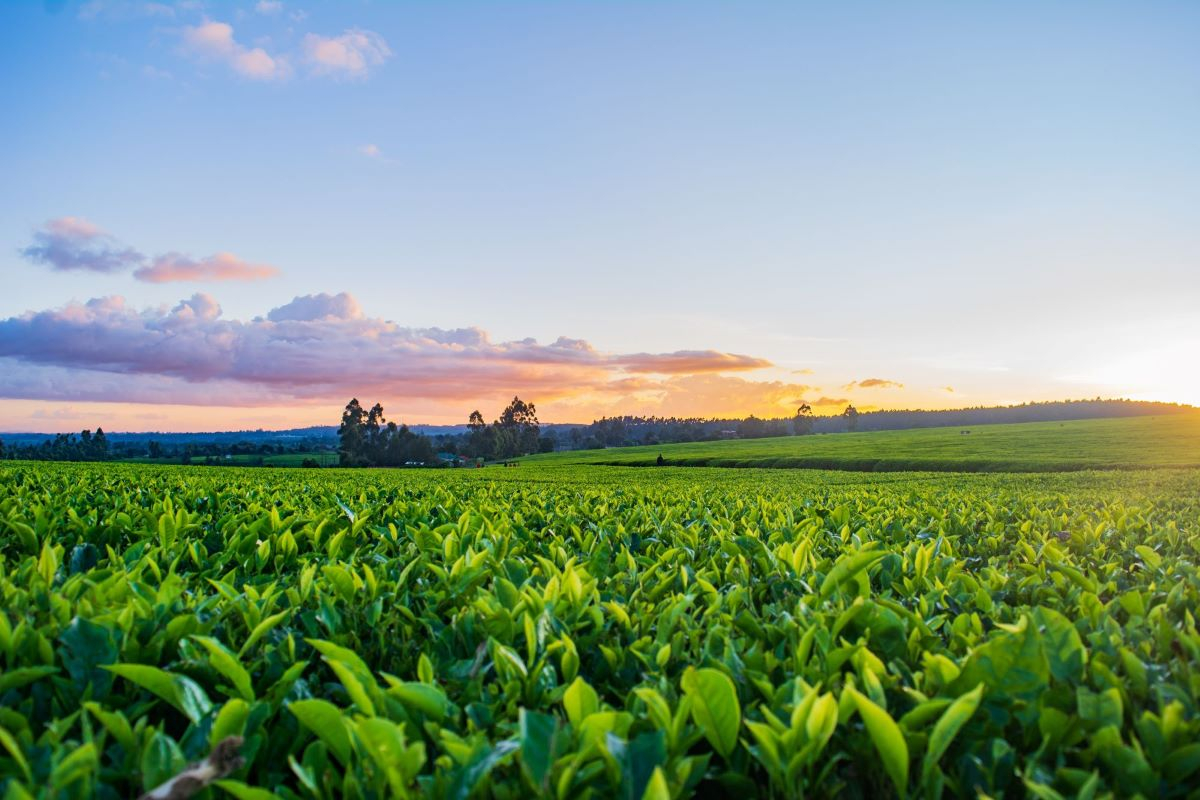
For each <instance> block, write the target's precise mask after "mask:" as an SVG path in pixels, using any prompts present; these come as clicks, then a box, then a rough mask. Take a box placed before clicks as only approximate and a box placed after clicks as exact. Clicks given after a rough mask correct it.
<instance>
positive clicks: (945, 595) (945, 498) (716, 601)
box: [0, 462, 1200, 800]
mask: <svg viewBox="0 0 1200 800" xmlns="http://www.w3.org/2000/svg"><path fill="white" fill-rule="evenodd" d="M1198 543H1200V472H1197V471H1194V470H1142V471H1128V472H1073V473H1069V474H1043V475H963V474H939V475H934V474H916V473H889V474H885V475H867V474H864V473H856V472H813V471H779V470H716V469H703V468H689V469H670V468H667V469H633V468H616V467H595V466H593V467H586V466H577V467H570V466H560V467H554V466H548V467H536V466H532V465H523V466H522V467H520V468H519V469H508V470H506V469H496V468H490V469H484V470H462V471H450V470H442V471H417V470H413V471H366V470H363V471H344V470H269V469H268V470H246V469H236V468H184V467H160V466H140V465H121V466H113V465H107V466H100V465H55V464H22V463H13V462H8V463H6V464H4V465H3V466H0V596H2V602H3V605H2V610H0V666H2V667H3V673H2V675H0V789H2V790H3V791H4V793H5V797H8V798H24V797H63V798H74V797H78V798H84V797H93V796H95V797H101V798H118V797H120V798H125V797H135V796H137V795H139V794H140V793H142V792H143V791H148V790H150V789H153V788H154V787H157V786H159V785H160V784H163V783H164V782H167V781H168V780H170V779H171V778H172V777H173V776H176V775H178V774H179V773H180V772H182V771H183V770H185V769H186V768H187V766H188V765H189V764H191V763H195V762H200V761H203V760H204V759H206V758H207V757H208V756H209V754H210V752H212V751H213V749H214V748H215V747H216V746H217V745H218V744H220V743H223V742H224V743H225V744H224V745H223V748H236V752H237V753H239V754H240V757H241V760H240V761H238V760H236V759H233V760H232V761H231V762H230V763H228V764H227V767H228V768H233V769H232V771H231V772H229V773H228V774H224V775H223V777H221V778H220V779H219V780H217V781H216V782H215V783H214V784H213V785H211V786H209V787H208V788H206V789H203V790H202V792H204V793H207V794H208V795H209V796H212V797H222V796H233V797H238V798H250V799H252V800H256V799H257V798H269V797H281V798H335V797H362V798H382V797H451V798H469V797H494V798H523V797H553V798H576V797H580V798H583V797H595V798H604V797H620V798H629V799H630V800H639V799H640V798H650V799H651V800H667V799H668V798H684V797H725V796H737V797H740V798H745V799H746V800H749V799H750V798H755V797H762V798H792V797H796V798H799V797H810V798H813V797H827V796H833V795H837V796H841V797H849V798H858V797H871V798H884V797H888V796H899V797H929V798H936V797H942V796H944V797H953V796H968V797H975V796H987V797H997V798H998V797H1025V796H1033V797H1040V798H1058V797H1085V798H1089V797H1090V798H1098V797H1110V796H1111V797H1134V796H1139V795H1140V796H1143V797H1200V706H1198V704H1200V633H1198V632H1197V630H1196V620H1195V614H1196V612H1197V606H1198V598H1200V568H1198V567H1197V564H1198V562H1200V552H1198V549H1200V548H1198ZM227 755H228V753H227ZM207 763H210V764H211V763H213V762H207ZM221 772H222V773H223V772H224V770H221ZM208 777H212V776H211V775H210V776H208ZM206 780H207V777H206V778H204V781H206ZM175 788H176V789H180V788H181V787H180V784H178V783H177V784H176V786H175ZM183 788H186V787H183ZM178 796H183V795H178Z"/></svg>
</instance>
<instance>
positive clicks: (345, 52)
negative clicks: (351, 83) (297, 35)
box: [303, 28, 392, 78]
mask: <svg viewBox="0 0 1200 800" xmlns="http://www.w3.org/2000/svg"><path fill="white" fill-rule="evenodd" d="M303 49H304V58H305V61H307V62H308V64H309V67H310V69H311V70H312V71H313V73H314V74H317V75H339V76H343V77H349V78H363V77H366V76H367V74H368V73H369V72H370V71H371V69H372V68H373V67H377V66H379V65H380V64H382V63H383V62H384V61H386V60H387V59H389V58H391V56H392V51H391V49H390V48H389V47H388V45H387V42H385V41H384V39H383V37H382V36H380V35H379V34H378V33H375V32H374V31H364V30H361V29H359V28H351V29H349V30H347V31H345V32H343V33H342V34H341V35H340V36H319V35H317V34H315V33H310V34H308V35H306V36H305V37H304V43H303Z"/></svg>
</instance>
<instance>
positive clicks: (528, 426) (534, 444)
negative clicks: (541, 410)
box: [496, 397, 540, 458]
mask: <svg viewBox="0 0 1200 800" xmlns="http://www.w3.org/2000/svg"><path fill="white" fill-rule="evenodd" d="M496 425H497V426H499V427H500V429H501V430H502V431H503V432H504V433H505V434H506V436H505V438H506V439H507V441H506V442H505V443H504V445H503V448H502V449H503V450H504V452H503V453H502V455H501V457H503V458H507V457H509V456H515V455H523V454H525V453H536V452H537V451H538V433H539V431H540V428H539V427H538V418H537V409H536V408H535V407H534V405H533V403H526V402H525V401H524V400H522V399H521V398H520V397H513V399H512V402H511V403H509V404H508V406H507V407H506V408H505V409H504V411H503V412H501V414H500V419H498V420H496Z"/></svg>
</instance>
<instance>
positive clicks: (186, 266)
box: [133, 253, 279, 283]
mask: <svg viewBox="0 0 1200 800" xmlns="http://www.w3.org/2000/svg"><path fill="white" fill-rule="evenodd" d="M278 274H279V270H278V269H277V268H275V267H272V266H270V265H269V264H251V263H249V262H247V261H243V260H242V259H240V258H238V257H237V256H235V255H234V254H233V253H217V254H216V255H211V256H209V257H208V258H201V259H193V258H189V257H188V256H185V255H181V254H180V253H167V254H165V255H161V256H158V257H157V258H155V259H154V262H153V263H152V264H150V265H149V266H145V267H142V268H140V269H138V270H136V271H134V273H133V277H135V278H137V279H138V280H139V281H146V282H147V283H169V282H172V281H257V280H262V279H264V278H273V277H275V276H276V275H278Z"/></svg>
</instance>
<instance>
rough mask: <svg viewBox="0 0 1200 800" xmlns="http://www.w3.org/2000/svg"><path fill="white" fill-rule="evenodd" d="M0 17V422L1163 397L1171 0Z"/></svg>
mask: <svg viewBox="0 0 1200 800" xmlns="http://www.w3.org/2000/svg"><path fill="white" fill-rule="evenodd" d="M0 29H2V30H3V33H2V34H0V35H2V36H3V38H4V46H3V48H0V75H2V76H3V77H2V78H0V107H2V108H3V109H4V111H3V120H4V121H3V123H2V124H0V175H2V176H3V187H4V188H3V191H2V192H0V276H2V283H0V285H2V286H3V291H2V292H0V431H66V430H79V429H80V428H82V427H95V426H96V425H97V424H100V425H103V426H104V427H105V428H106V429H109V430H214V429H229V428H256V427H264V428H283V427H292V426H298V425H310V424H334V423H335V422H336V419H337V417H338V414H339V410H340V407H341V406H342V405H343V404H344V403H345V402H346V400H348V399H349V398H350V397H351V396H358V397H359V399H361V400H363V401H365V402H374V401H376V400H379V401H381V402H382V403H383V404H384V406H385V407H386V408H387V410H388V411H389V412H390V414H389V416H392V417H394V418H398V419H403V420H404V421H407V422H411V423H420V422H424V423H449V422H465V421H466V418H467V415H468V414H469V413H470V411H471V410H472V409H474V408H480V409H481V410H482V411H483V412H484V414H485V416H487V417H488V418H489V419H491V418H493V417H495V416H496V415H497V414H498V412H499V411H500V410H501V408H502V406H503V405H504V402H505V401H506V400H507V399H509V398H511V397H512V396H513V395H514V394H520V395H521V396H522V397H523V398H525V399H528V400H532V401H534V402H536V404H537V407H538V411H539V416H540V417H541V419H542V420H543V421H550V422H576V421H582V422H586V421H590V420H591V419H593V418H594V417H597V416H600V415H602V414H608V413H644V414H667V415H670V414H675V415H688V416H692V415H702V416H713V415H738V416H741V415H745V414H748V413H754V414H758V415H760V416H782V415H790V414H792V413H794V411H795V407H796V406H797V405H798V404H799V403H800V402H805V401H806V402H809V403H811V404H813V405H814V406H815V407H816V410H817V412H818V413H834V412H836V411H840V410H841V408H842V407H843V406H844V405H845V404H846V403H847V402H852V403H854V404H855V405H856V406H858V407H859V408H860V409H871V408H894V407H903V408H915V407H925V408H942V407H959V406H967V405H982V404H998V403H1012V402H1023V401H1028V400H1051V399H1064V398H1082V397H1094V396H1097V395H1100V396H1106V397H1118V396H1120V397H1132V398H1137V399H1155V400H1166V401H1173V402H1186V403H1193V404H1200V369H1197V366H1196V365H1197V363H1200V145H1198V143H1200V46H1197V42H1200V3H1194V2H1129V3H1113V2H1099V3H1082V2H1080V3H1056V4H1043V3H1028V4H1025V3H998V2H997V3H949V2H945V3H903V4H898V3H869V2H854V3H847V4H841V3H838V4H834V3H821V4H816V3H814V4H804V3H783V2H762V3H756V2H737V3H735V2H696V3H684V2H653V3H651V2H642V3H622V2H591V3H583V2H578V3H576V2H542V3H537V2H526V3H519V4H512V3H505V2H489V3H483V2H461V3H441V2H438V3H433V2H382V1H377V2H339V3H337V4H334V3H321V2H300V1H299V0H296V2H293V0H282V2H279V1H278V0H277V1H274V2H272V1H271V0H260V1H259V2H255V0H243V2H230V3H225V2H199V1H197V2H180V3H166V2H163V3H156V2H138V1H136V0H129V1H125V0H96V1H93V2H46V3H37V2H24V3H19V2H13V3H4V4H2V5H0Z"/></svg>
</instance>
